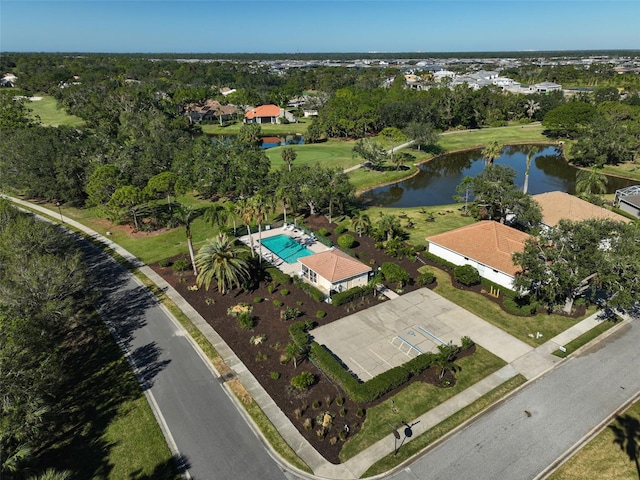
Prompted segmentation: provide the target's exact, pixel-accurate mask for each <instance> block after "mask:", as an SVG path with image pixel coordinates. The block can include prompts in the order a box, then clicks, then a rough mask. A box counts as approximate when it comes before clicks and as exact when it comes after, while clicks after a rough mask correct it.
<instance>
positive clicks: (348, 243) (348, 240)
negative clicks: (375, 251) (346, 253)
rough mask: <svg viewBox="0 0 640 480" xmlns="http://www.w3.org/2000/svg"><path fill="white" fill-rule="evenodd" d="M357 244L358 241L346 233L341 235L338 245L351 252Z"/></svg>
mask: <svg viewBox="0 0 640 480" xmlns="http://www.w3.org/2000/svg"><path fill="white" fill-rule="evenodd" d="M355 243H356V239H355V238H353V235H350V234H348V233H345V234H344V235H340V236H339V237H338V245H339V246H340V247H341V248H343V249H344V250H349V249H350V248H351V247H353V245H354V244H355Z"/></svg>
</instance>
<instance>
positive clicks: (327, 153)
mask: <svg viewBox="0 0 640 480" xmlns="http://www.w3.org/2000/svg"><path fill="white" fill-rule="evenodd" d="M354 145H355V142H354V141H348V140H329V141H327V142H323V143H311V144H308V145H291V148H293V149H294V150H295V151H296V153H297V154H298V156H297V157H296V159H295V160H294V162H293V165H296V166H300V165H315V164H316V163H318V164H320V165H322V166H323V167H325V168H341V169H343V170H344V169H346V168H349V167H352V166H354V165H358V164H359V163H360V162H362V159H361V158H353V155H352V153H351V150H352V149H353V146H354ZM283 148H284V147H275V148H269V149H267V150H266V154H267V156H268V157H269V159H270V160H271V169H272V170H277V169H280V168H286V164H285V163H284V162H283V161H282V149H283Z"/></svg>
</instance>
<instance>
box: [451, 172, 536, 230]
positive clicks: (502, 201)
mask: <svg viewBox="0 0 640 480" xmlns="http://www.w3.org/2000/svg"><path fill="white" fill-rule="evenodd" d="M515 178H516V172H515V170H514V169H513V168H511V167H509V166H506V165H488V166H487V167H486V168H485V170H484V171H483V172H482V173H480V174H479V175H477V176H476V177H473V178H472V177H466V178H465V179H463V180H462V182H461V183H460V184H459V185H458V187H456V191H457V193H458V194H457V196H456V199H457V200H458V201H464V202H465V203H466V202H468V201H469V200H470V199H473V202H472V205H473V206H472V208H471V212H472V214H473V215H474V216H475V217H476V218H479V219H488V220H496V221H500V222H503V223H504V222H505V221H516V222H518V223H519V224H522V225H525V226H529V227H532V226H534V225H536V224H537V223H538V222H540V220H542V212H541V210H540V206H539V205H538V204H537V202H536V201H535V200H533V199H532V198H531V197H530V196H529V195H527V194H525V193H523V192H522V191H521V190H520V189H519V188H518V187H517V186H516V184H515V182H514V180H515Z"/></svg>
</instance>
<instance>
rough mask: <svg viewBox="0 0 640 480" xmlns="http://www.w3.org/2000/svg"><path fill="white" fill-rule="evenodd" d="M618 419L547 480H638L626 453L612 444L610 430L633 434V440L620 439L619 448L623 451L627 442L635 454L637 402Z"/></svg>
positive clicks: (639, 419)
mask: <svg viewBox="0 0 640 480" xmlns="http://www.w3.org/2000/svg"><path fill="white" fill-rule="evenodd" d="M621 417H622V420H615V421H613V422H612V423H611V424H610V425H609V426H607V427H606V428H605V429H604V430H603V431H602V432H600V433H599V434H598V435H597V436H596V437H595V438H594V439H593V440H591V441H590V442H589V443H587V444H586V445H585V446H584V447H583V448H582V449H581V450H580V451H578V453H576V454H575V455H574V456H573V457H572V458H570V459H569V460H568V461H567V463H565V464H564V465H562V466H561V467H560V469H559V470H558V471H556V472H555V473H553V474H552V475H551V476H550V477H549V480H583V479H585V478H597V479H598V480H638V475H639V472H638V470H637V468H636V464H635V462H634V460H633V459H632V458H630V455H629V454H628V453H627V451H629V450H623V449H622V448H621V447H620V445H619V444H618V443H616V442H617V440H618V438H619V437H617V436H616V434H615V433H614V430H613V429H612V428H611V427H612V426H613V427H616V428H618V429H622V431H626V432H633V435H635V437H633V438H630V437H627V438H624V439H623V444H624V446H625V448H627V444H628V442H631V449H632V450H634V451H635V452H638V424H639V423H640V402H636V403H635V404H633V405H632V406H631V407H630V408H629V409H628V410H627V411H626V412H624V413H623V414H622V415H621ZM625 426H626V428H625ZM636 455H637V453H636Z"/></svg>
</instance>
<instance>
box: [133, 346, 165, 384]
mask: <svg viewBox="0 0 640 480" xmlns="http://www.w3.org/2000/svg"><path fill="white" fill-rule="evenodd" d="M161 353H162V350H161V349H160V348H159V347H158V345H157V344H156V342H151V343H148V344H146V345H144V346H142V347H138V348H136V349H135V350H134V351H133V352H132V353H131V355H130V357H129V358H130V361H131V362H132V363H133V365H134V366H135V368H136V375H137V377H138V381H139V382H140V386H141V388H142V390H147V389H149V388H151V387H152V386H153V379H154V378H155V376H156V375H158V373H160V372H161V371H162V370H164V368H165V367H166V366H167V365H168V364H169V363H171V360H160V354H161Z"/></svg>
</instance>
